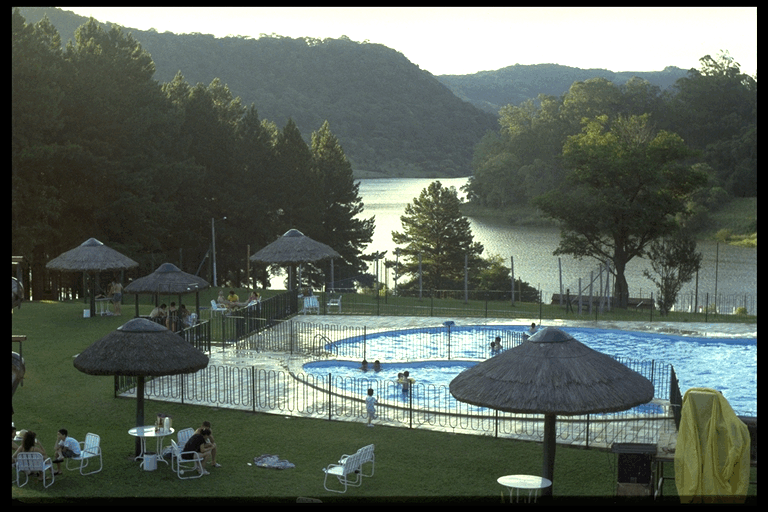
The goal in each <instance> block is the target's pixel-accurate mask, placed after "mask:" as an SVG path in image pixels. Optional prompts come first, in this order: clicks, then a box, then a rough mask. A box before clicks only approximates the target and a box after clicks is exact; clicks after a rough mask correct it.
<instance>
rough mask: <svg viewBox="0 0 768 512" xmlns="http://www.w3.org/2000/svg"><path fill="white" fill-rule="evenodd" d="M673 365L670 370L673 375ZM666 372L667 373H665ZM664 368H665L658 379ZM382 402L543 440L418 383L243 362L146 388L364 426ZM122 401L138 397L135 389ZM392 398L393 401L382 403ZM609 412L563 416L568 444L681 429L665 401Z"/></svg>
mask: <svg viewBox="0 0 768 512" xmlns="http://www.w3.org/2000/svg"><path fill="white" fill-rule="evenodd" d="M670 369H671V368H666V369H665V371H666V372H668V371H669V370H670ZM659 370H660V369H659ZM661 373H663V371H659V374H661ZM369 387H370V388H373V389H374V395H375V396H377V397H378V401H379V404H378V406H377V409H376V412H377V416H378V418H377V422H383V423H385V424H388V425H393V426H403V427H407V428H419V429H431V430H443V431H445V430H448V431H452V432H462V433H473V434H479V435H489V436H494V437H514V438H517V439H526V440H533V441H537V440H541V439H542V438H543V435H544V424H543V421H544V418H543V416H541V415H531V414H511V413H505V412H500V411H495V410H491V409H485V408H479V407H475V406H472V405H469V404H466V403H463V402H458V401H456V400H454V399H453V398H452V396H451V395H450V392H449V390H448V386H445V385H433V384H422V383H419V382H416V383H415V384H413V385H412V386H411V389H410V391H409V392H408V393H402V392H401V385H400V384H398V383H397V382H395V381H391V380H375V379H371V380H368V379H364V378H353V377H346V376H338V375H330V374H329V375H326V376H318V375H313V374H308V373H293V372H290V371H288V370H284V371H283V370H265V369H260V368H256V367H255V366H244V365H209V366H208V367H207V368H205V369H204V370H200V371H199V372H197V373H195V374H188V375H173V376H166V377H156V378H154V379H152V380H150V381H148V382H146V384H145V396H146V398H147V399H151V400H159V401H172V402H180V403H183V404H190V405H204V406H211V407H220V408H230V409H239V410H244V411H251V412H264V413H270V414H284V415H286V414H287V415H294V416H302V417H315V418H322V419H328V420H333V421H365V418H366V417H367V413H366V408H365V399H364V397H365V396H366V391H367V390H368V388H369ZM122 396H135V388H134V389H132V390H129V391H128V392H126V393H123V395H122ZM382 397H387V398H382ZM654 402H656V403H651V404H647V405H646V406H642V407H641V408H636V409H633V410H629V411H623V412H619V413H610V414H591V415H582V416H560V417H558V421H557V436H558V439H559V440H560V441H561V442H567V443H570V444H578V445H581V446H585V447H590V446H591V447H603V448H605V447H609V446H610V445H611V444H612V443H614V442H635V443H648V442H654V443H655V442H656V441H655V440H656V439H657V437H658V436H659V434H660V432H666V431H669V430H670V429H672V430H673V429H674V424H673V422H672V421H671V416H670V413H669V408H668V407H666V406H664V405H663V404H664V403H665V402H666V401H665V400H654Z"/></svg>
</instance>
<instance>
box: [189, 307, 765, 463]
mask: <svg viewBox="0 0 768 512" xmlns="http://www.w3.org/2000/svg"><path fill="white" fill-rule="evenodd" d="M447 320H452V321H453V322H455V324H456V325H457V326H462V325H466V326H470V325H521V326H530V324H531V323H532V322H535V323H536V324H537V326H538V325H539V321H538V319H528V318H516V319H508V318H507V319H483V318H458V319H455V318H438V317H405V316H353V315H306V316H305V315H299V316H296V317H293V318H292V319H291V320H289V322H292V323H306V324H317V325H323V326H341V327H349V328H355V327H365V328H366V330H367V331H368V332H371V333H372V332H381V331H390V330H399V329H412V328H425V327H439V326H442V325H443V322H445V321H447ZM541 326H544V327H546V326H555V327H582V328H596V329H615V330H623V331H639V332H651V333H663V334H671V335H680V336H692V337H710V338H745V339H753V338H757V324H736V323H734V324H730V323H726V324H723V323H705V322H697V323H681V322H663V321H654V322H649V321H590V320H570V319H568V320H546V321H544V322H542V324H541ZM298 341H299V343H300V344H303V343H307V344H309V343H311V341H312V340H310V339H308V337H307V339H299V340H298ZM210 357H211V359H210V362H211V364H212V365H221V364H226V365H249V366H255V367H256V368H257V369H264V370H274V371H288V372H291V373H294V374H295V373H299V372H302V367H303V365H304V363H306V362H309V361H314V360H317V358H316V357H314V358H313V357H309V356H307V355H304V354H295V355H289V354H285V353H278V352H265V351H256V350H243V349H240V348H236V347H231V346H230V347H227V348H216V349H214V350H213V351H212V353H211V354H210ZM662 402H663V401H662ZM201 405H202V404H201ZM264 412H269V411H264ZM276 413H278V414H284V415H290V414H291V413H286V412H285V411H280V412H276ZM380 423H381V424H382V425H390V424H391V426H400V427H402V426H403V425H402V424H399V423H398V422H394V421H384V422H380ZM429 428H431V429H434V430H441V431H451V432H458V430H457V429H455V428H441V427H434V426H431V427H429ZM592 428H594V427H592ZM620 428H622V427H620ZM625 428H626V439H625V442H632V443H652V444H656V445H657V447H658V456H660V457H665V456H666V457H669V456H670V454H671V453H673V452H674V449H675V445H676V441H677V439H676V438H677V432H676V429H675V426H674V421H673V420H672V419H671V418H670V419H666V420H662V421H659V420H654V421H647V422H639V421H637V420H633V421H629V422H626V425H625ZM513 430H514V427H513ZM465 433H472V432H465ZM475 433H476V434H477V432H475ZM593 435H594V432H593ZM509 437H513V438H516V439H524V440H532V441H540V440H541V439H540V438H538V436H525V435H522V436H518V435H511V436H509ZM585 442H586V441H585V439H584V437H583V436H582V435H580V434H579V435H575V436H574V438H570V437H559V438H558V443H560V444H572V445H579V446H583V445H584V444H585ZM589 444H590V446H592V447H595V448H606V449H608V448H610V442H608V443H600V442H599V441H597V442H595V441H590V442H589Z"/></svg>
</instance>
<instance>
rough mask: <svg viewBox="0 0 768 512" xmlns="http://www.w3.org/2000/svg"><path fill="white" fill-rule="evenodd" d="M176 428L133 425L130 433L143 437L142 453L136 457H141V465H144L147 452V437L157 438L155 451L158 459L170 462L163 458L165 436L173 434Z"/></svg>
mask: <svg viewBox="0 0 768 512" xmlns="http://www.w3.org/2000/svg"><path fill="white" fill-rule="evenodd" d="M174 432H175V430H174V429H173V428H170V429H168V430H166V429H162V428H161V429H160V430H155V426H154V425H145V426H143V427H133V428H132V429H130V430H129V431H128V433H129V434H130V435H132V436H134V437H139V438H141V453H140V454H139V455H138V456H137V457H136V458H135V459H134V460H137V459H141V464H140V465H139V467H141V466H143V465H144V454H145V453H146V452H147V439H148V438H154V439H155V440H156V448H155V453H156V454H157V459H158V460H162V461H163V462H165V463H166V464H168V461H167V460H165V459H164V458H163V456H162V455H163V438H164V437H165V436H169V435H171V434H173V433H174Z"/></svg>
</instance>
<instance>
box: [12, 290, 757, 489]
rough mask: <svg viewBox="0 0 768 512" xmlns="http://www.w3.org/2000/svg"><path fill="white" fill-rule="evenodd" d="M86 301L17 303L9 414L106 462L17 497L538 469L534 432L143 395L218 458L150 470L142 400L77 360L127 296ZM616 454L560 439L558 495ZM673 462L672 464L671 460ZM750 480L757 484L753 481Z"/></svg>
mask: <svg viewBox="0 0 768 512" xmlns="http://www.w3.org/2000/svg"><path fill="white" fill-rule="evenodd" d="M190 302H193V301H190ZM144 307H146V308H148V307H149V305H148V304H147V305H146V306H142V308H144ZM83 309H84V305H83V303H82V302H80V301H78V302H70V303H42V302H35V303H24V304H23V305H22V307H21V309H17V310H14V312H13V320H12V333H13V334H16V335H20V334H23V335H26V336H27V337H28V339H27V341H25V342H24V344H23V356H24V359H25V361H26V365H27V373H26V378H25V382H24V385H23V387H20V388H19V389H18V390H17V392H16V395H15V396H14V400H13V407H14V410H15V414H14V415H13V421H14V422H15V424H16V426H17V428H25V429H31V430H34V431H35V432H37V433H38V436H39V437H40V439H41V440H42V442H43V445H44V447H45V449H46V450H47V451H48V454H49V455H51V453H52V448H53V443H54V440H55V433H56V430H57V429H59V428H62V427H65V428H67V429H69V432H70V433H71V435H72V436H73V437H75V438H77V439H78V440H79V441H82V440H83V439H84V437H85V433H86V432H94V433H97V434H99V435H100V436H101V439H102V447H103V450H104V466H105V468H104V470H103V471H102V472H101V473H97V474H95V475H91V476H85V477H83V476H80V475H79V474H78V473H77V472H67V471H66V470H65V474H64V475H63V476H61V477H57V479H56V482H55V483H54V484H53V486H51V487H50V488H48V489H43V486H42V484H41V483H39V482H37V481H30V483H28V484H27V485H26V486H25V487H23V488H17V487H16V485H15V484H12V492H11V495H12V499H13V500H18V501H19V502H23V503H31V502H35V501H39V500H44V501H59V502H68V501H70V500H77V501H73V502H75V503H88V501H83V500H85V499H89V500H93V501H94V502H100V501H102V500H103V501H104V502H107V503H110V504H111V503H115V504H125V503H126V502H123V501H121V499H123V498H132V499H133V498H146V499H147V500H148V501H147V504H157V503H158V499H159V498H167V499H169V504H178V503H181V501H179V500H181V499H186V500H190V502H189V503H187V504H201V503H202V502H203V500H211V501H212V503H211V504H232V503H237V502H239V501H240V500H243V501H268V500H279V501H286V502H294V501H295V500H296V498H297V497H298V496H308V497H314V498H320V499H322V500H323V501H324V502H325V501H332V500H345V501H352V500H366V501H368V502H370V501H371V500H374V501H375V500H379V501H396V500H398V499H401V498H402V499H409V500H413V499H418V500H424V501H443V500H462V499H466V500H467V501H471V502H478V503H483V502H485V503H499V502H500V501H501V498H502V490H503V488H502V487H501V486H500V485H499V484H498V483H496V478H497V477H499V476H501V475H505V474H511V473H529V474H539V473H540V471H541V460H542V446H541V445H540V444H538V443H529V442H521V441H514V440H507V439H494V438H491V437H483V436H474V435H457V434H449V433H439V432H430V431H425V430H409V429H406V428H395V427H384V426H381V425H379V426H377V427H375V428H367V427H365V425H364V424H363V422H362V421H361V422H359V423H350V422H331V421H326V420H319V419H304V418H295V417H284V416H282V415H270V414H260V413H248V412H241V411H233V410H227V409H217V408H209V407H200V406H190V405H180V404H169V403H164V402H153V401H147V402H146V404H145V416H146V417H147V418H150V420H148V422H150V421H151V418H152V417H153V416H154V415H155V414H157V413H160V412H162V413H167V414H170V415H171V416H172V417H173V418H174V420H173V421H174V427H175V428H177V429H179V428H184V427H197V426H199V424H200V422H202V421H203V420H208V421H210V422H211V423H212V424H213V429H214V434H215V436H216V439H217V441H218V443H219V445H220V448H219V456H218V459H219V462H220V463H221V464H222V466H223V467H221V468H215V469H211V470H210V472H211V474H210V476H206V477H204V478H201V479H198V480H190V481H181V480H179V479H178V478H176V476H175V474H174V473H172V472H171V470H170V469H169V467H167V466H166V465H165V464H163V463H159V464H158V469H157V470H156V471H154V472H145V471H143V470H141V469H140V468H139V463H138V462H136V461H134V460H133V459H132V457H131V455H132V453H133V449H134V439H133V438H132V437H130V436H129V435H128V432H127V431H128V429H129V428H131V427H132V426H134V422H135V416H136V403H135V401H134V400H131V399H122V398H114V397H113V389H112V388H113V379H112V378H111V377H94V376H90V375H86V374H83V373H81V372H79V371H78V370H76V369H75V368H74V366H73V365H72V360H73V358H74V357H75V356H76V355H77V354H78V353H79V352H81V351H82V350H83V349H85V348H86V347H88V346H89V345H91V344H92V343H93V342H95V341H97V340H98V339H100V338H101V337H103V336H104V335H105V334H107V333H109V332H111V331H112V330H114V329H116V328H117V327H119V326H120V325H122V324H123V323H125V322H126V321H128V320H129V319H130V318H132V316H133V315H132V313H133V304H132V299H128V303H127V304H124V305H123V316H121V317H97V318H90V319H84V318H83V317H82V313H83ZM14 345H16V344H14ZM14 350H18V347H17V346H14ZM370 443H373V444H375V445H376V472H375V476H374V477H373V478H368V479H365V481H364V483H363V485H362V487H359V488H352V489H350V490H349V491H348V492H347V493H346V494H334V493H330V492H327V491H325V490H324V489H323V473H322V471H321V468H323V467H325V466H327V465H328V464H330V463H332V462H335V461H336V460H337V459H338V457H339V456H340V455H341V454H342V453H352V452H354V451H355V450H356V449H357V448H360V447H361V446H364V445H366V444H370ZM262 454H274V455H278V456H280V458H283V459H287V460H288V461H290V462H292V463H294V464H295V465H296V467H295V468H293V469H288V470H283V471H276V470H268V469H261V468H256V467H255V466H248V465H247V463H248V462H252V460H253V458H254V457H256V456H259V455H262ZM615 464H616V460H615V456H614V455H612V454H609V453H607V452H604V451H598V450H584V449H577V448H570V447H564V446H559V447H558V450H557V460H556V465H555V485H554V494H555V498H556V499H567V500H572V499H576V498H578V497H585V498H589V497H601V498H609V497H611V496H612V495H613V494H614V491H615V479H616V476H615V475H616V467H615ZM666 472H667V474H670V473H671V472H672V469H671V467H670V468H668V469H667V471H666ZM753 479H754V480H756V470H753ZM751 492H753V493H755V494H756V492H757V491H756V489H755V488H754V486H753V487H751ZM665 494H666V495H673V494H674V483H672V482H668V483H667V485H666V487H665Z"/></svg>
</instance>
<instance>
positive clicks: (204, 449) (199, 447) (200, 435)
mask: <svg viewBox="0 0 768 512" xmlns="http://www.w3.org/2000/svg"><path fill="white" fill-rule="evenodd" d="M210 435H211V431H210V430H209V429H207V428H204V429H200V430H198V431H196V432H195V433H194V434H192V437H190V438H189V441H187V444H185V445H184V449H183V450H182V451H184V452H197V454H198V457H200V459H201V460H200V469H199V471H200V474H201V475H207V474H209V473H208V471H206V470H205V468H204V467H203V465H204V464H205V463H206V462H209V461H210V460H211V450H213V448H214V445H213V444H211V443H209V442H208V441H207V440H206V436H210ZM182 458H183V459H185V460H192V459H193V458H194V457H193V455H192V454H191V453H184V454H183V455H182Z"/></svg>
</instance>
